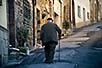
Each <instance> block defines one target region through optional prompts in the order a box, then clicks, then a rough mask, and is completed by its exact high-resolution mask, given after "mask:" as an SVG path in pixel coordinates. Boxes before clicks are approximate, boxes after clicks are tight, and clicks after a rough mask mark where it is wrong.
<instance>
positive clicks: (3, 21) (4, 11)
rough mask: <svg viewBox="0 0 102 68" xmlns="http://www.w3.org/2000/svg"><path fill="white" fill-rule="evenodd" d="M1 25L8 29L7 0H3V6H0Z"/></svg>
mask: <svg viewBox="0 0 102 68" xmlns="http://www.w3.org/2000/svg"><path fill="white" fill-rule="evenodd" d="M0 25H1V26H3V27H5V28H7V9H6V0H2V6H0Z"/></svg>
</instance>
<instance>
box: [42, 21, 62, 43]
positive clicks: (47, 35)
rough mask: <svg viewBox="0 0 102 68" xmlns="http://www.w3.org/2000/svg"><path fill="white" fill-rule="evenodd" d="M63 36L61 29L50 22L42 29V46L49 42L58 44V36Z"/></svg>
mask: <svg viewBox="0 0 102 68" xmlns="http://www.w3.org/2000/svg"><path fill="white" fill-rule="evenodd" d="M57 34H58V35H59V36H61V29H60V28H59V27H58V26H57V25H56V24H54V23H52V22H48V23H46V24H44V25H43V26H42V28H41V40H42V44H46V43H48V42H52V41H53V42H56V44H58V35H57Z"/></svg>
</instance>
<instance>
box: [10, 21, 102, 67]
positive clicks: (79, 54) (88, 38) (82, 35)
mask: <svg viewBox="0 0 102 68" xmlns="http://www.w3.org/2000/svg"><path fill="white" fill-rule="evenodd" d="M101 26H102V23H97V24H94V25H89V26H87V27H83V28H81V29H78V31H76V32H74V34H73V35H70V36H68V37H67V38H65V39H62V40H61V41H60V62H59V61H58V58H59V48H58V47H59V45H57V47H56V53H55V58H54V62H55V63H53V64H45V63H43V61H44V50H43V48H40V49H38V50H36V51H35V52H32V53H31V55H30V56H27V57H25V59H24V61H23V62H22V63H21V64H20V65H17V66H14V67H12V68H102V59H101V57H102V49H101V47H102V43H101V39H102V35H101V34H102V30H101V28H100V27H101ZM97 40H98V41H97Z"/></svg>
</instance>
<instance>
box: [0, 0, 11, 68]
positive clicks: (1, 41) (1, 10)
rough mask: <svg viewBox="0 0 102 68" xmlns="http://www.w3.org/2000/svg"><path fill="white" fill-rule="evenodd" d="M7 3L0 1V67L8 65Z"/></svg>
mask: <svg viewBox="0 0 102 68" xmlns="http://www.w3.org/2000/svg"><path fill="white" fill-rule="evenodd" d="M6 6H7V1H6V0H0V67H1V66H2V65H5V64H7V63H8V45H9V40H8V27H7V20H8V19H7V12H6V11H7V8H6Z"/></svg>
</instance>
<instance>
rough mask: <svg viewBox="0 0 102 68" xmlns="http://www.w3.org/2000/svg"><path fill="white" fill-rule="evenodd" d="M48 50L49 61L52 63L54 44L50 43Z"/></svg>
mask: <svg viewBox="0 0 102 68" xmlns="http://www.w3.org/2000/svg"><path fill="white" fill-rule="evenodd" d="M49 46H50V50H49V61H50V62H51V63H52V62H53V59H54V54H55V47H56V43H54V42H52V43H50V45H49Z"/></svg>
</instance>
